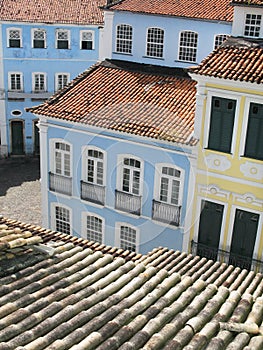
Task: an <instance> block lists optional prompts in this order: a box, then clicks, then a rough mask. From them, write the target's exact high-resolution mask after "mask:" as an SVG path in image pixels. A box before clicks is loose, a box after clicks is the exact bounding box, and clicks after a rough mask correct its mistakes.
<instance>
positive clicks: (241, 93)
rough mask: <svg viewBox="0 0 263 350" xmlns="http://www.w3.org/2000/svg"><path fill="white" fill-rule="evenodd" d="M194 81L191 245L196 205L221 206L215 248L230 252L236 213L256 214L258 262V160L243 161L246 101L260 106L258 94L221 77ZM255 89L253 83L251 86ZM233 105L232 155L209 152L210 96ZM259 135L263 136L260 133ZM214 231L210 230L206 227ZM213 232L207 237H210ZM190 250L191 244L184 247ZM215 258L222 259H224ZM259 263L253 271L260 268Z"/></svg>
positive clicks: (261, 177) (261, 208) (262, 238)
mask: <svg viewBox="0 0 263 350" xmlns="http://www.w3.org/2000/svg"><path fill="white" fill-rule="evenodd" d="M196 80H197V81H198V88H197V101H198V103H199V108H197V112H196V118H197V121H198V123H199V125H198V126H197V128H198V129H199V130H200V132H199V135H198V137H199V139H200V142H199V149H198V159H197V172H196V183H195V197H194V202H193V203H194V204H193V217H192V224H191V230H190V241H194V242H198V236H199V224H200V213H201V202H202V201H211V202H214V203H218V204H219V205H222V206H223V207H222V208H223V216H222V224H221V231H220V239H219V245H218V249H219V250H222V251H225V252H230V250H231V241H232V234H233V225H234V220H235V215H236V213H237V210H240V211H247V212H250V213H255V214H256V217H257V218H259V219H258V226H257V233H256V239H255V244H254V250H253V255H252V258H253V259H255V260H259V261H263V225H262V216H263V214H262V212H263V161H261V160H257V159H252V158H247V157H244V156H243V154H244V149H245V142H246V131H247V125H248V114H249V106H250V103H257V104H263V91H262V88H261V89H260V88H259V87H258V86H255V84H250V85H251V87H250V85H249V84H248V83H246V84H243V85H244V86H242V83H240V82H233V83H231V84H230V83H226V84H222V79H221V80H220V79H214V78H209V79H205V78H204V77H203V78H202V79H200V80H199V78H198V77H197V78H196ZM256 85H257V84H256ZM217 96H219V97H221V98H226V99H227V98H228V99H233V100H235V101H236V110H235V117H234V127H233V134H232V144H231V152H229V153H224V152H219V151H215V150H211V149H208V147H207V145H208V137H209V136H208V135H209V123H210V116H211V99H212V97H217ZM262 137H263V135H262ZM211 232H213V227H211ZM211 234H212V233H211ZM189 250H190V244H189ZM220 259H221V260H222V259H223V260H224V261H226V262H228V261H227V258H222V257H220ZM258 266H259V265H258V264H254V265H253V264H252V266H251V267H252V268H256V269H259V267H258Z"/></svg>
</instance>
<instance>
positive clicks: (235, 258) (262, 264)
mask: <svg viewBox="0 0 263 350" xmlns="http://www.w3.org/2000/svg"><path fill="white" fill-rule="evenodd" d="M191 253H192V254H193V255H200V256H202V257H204V258H207V259H211V260H214V261H220V262H224V263H227V264H229V265H233V266H235V267H240V268H241V269H246V270H253V271H256V272H261V273H262V272H263V261H260V260H256V259H252V258H250V257H248V256H244V255H238V254H233V253H231V252H228V251H226V250H222V249H216V248H212V247H209V246H207V245H204V244H201V243H197V242H194V241H191Z"/></svg>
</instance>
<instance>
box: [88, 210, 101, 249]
mask: <svg viewBox="0 0 263 350" xmlns="http://www.w3.org/2000/svg"><path fill="white" fill-rule="evenodd" d="M86 225H87V226H86V232H87V239H88V240H89V241H94V242H98V243H102V219H100V218H98V217H96V216H93V215H88V216H87V221H86Z"/></svg>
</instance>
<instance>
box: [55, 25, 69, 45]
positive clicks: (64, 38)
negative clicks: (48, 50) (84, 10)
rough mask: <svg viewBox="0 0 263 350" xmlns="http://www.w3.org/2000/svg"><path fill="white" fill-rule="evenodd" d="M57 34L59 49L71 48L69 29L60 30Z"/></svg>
mask: <svg viewBox="0 0 263 350" xmlns="http://www.w3.org/2000/svg"><path fill="white" fill-rule="evenodd" d="M56 36H57V49H69V31H68V30H58V31H57V32H56Z"/></svg>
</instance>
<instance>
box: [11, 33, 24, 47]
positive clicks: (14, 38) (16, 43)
mask: <svg viewBox="0 0 263 350" xmlns="http://www.w3.org/2000/svg"><path fill="white" fill-rule="evenodd" d="M8 46H9V47H22V43H21V30H20V29H9V30H8Z"/></svg>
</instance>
